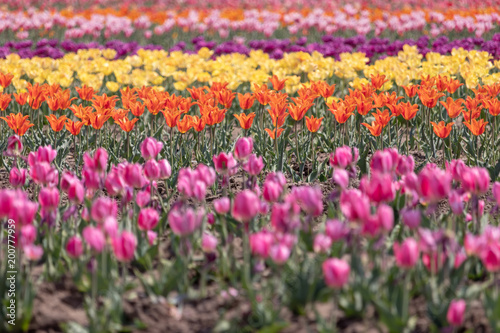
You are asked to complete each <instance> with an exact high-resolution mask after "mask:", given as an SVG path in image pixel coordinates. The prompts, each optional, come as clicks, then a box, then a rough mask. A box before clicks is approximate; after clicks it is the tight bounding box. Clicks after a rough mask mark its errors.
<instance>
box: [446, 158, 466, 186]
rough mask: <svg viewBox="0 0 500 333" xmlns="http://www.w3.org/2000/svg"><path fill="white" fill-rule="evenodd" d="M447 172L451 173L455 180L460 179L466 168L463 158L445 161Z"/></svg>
mask: <svg viewBox="0 0 500 333" xmlns="http://www.w3.org/2000/svg"><path fill="white" fill-rule="evenodd" d="M445 163H446V172H447V173H449V174H451V176H452V178H453V180H456V181H460V179H461V178H462V172H463V171H464V170H465V168H467V167H466V165H465V163H464V161H462V160H453V161H451V162H448V161H445Z"/></svg>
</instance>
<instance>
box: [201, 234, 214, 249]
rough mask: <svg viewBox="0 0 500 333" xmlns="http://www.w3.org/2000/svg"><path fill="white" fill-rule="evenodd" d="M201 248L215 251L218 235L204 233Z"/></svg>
mask: <svg viewBox="0 0 500 333" xmlns="http://www.w3.org/2000/svg"><path fill="white" fill-rule="evenodd" d="M201 249H202V250H203V252H205V253H214V252H216V251H217V237H215V236H213V235H210V234H207V233H204V234H203V237H202V238H201Z"/></svg>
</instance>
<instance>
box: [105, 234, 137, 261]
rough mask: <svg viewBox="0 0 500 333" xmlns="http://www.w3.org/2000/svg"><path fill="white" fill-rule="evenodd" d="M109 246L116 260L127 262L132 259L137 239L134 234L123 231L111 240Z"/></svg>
mask: <svg viewBox="0 0 500 333" xmlns="http://www.w3.org/2000/svg"><path fill="white" fill-rule="evenodd" d="M111 245H112V246H113V253H114V254H115V257H116V260H118V261H122V262H127V261H130V260H132V259H133V258H134V252H135V248H136V246H137V239H136V238H135V236H134V234H133V233H131V232H129V231H123V232H122V234H121V235H120V236H118V237H115V238H113V240H112V242H111Z"/></svg>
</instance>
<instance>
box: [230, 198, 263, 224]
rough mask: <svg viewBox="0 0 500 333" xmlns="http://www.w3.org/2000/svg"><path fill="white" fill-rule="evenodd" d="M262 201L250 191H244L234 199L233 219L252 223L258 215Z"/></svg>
mask: <svg viewBox="0 0 500 333" xmlns="http://www.w3.org/2000/svg"><path fill="white" fill-rule="evenodd" d="M259 208H260V200H259V198H258V197H257V195H256V194H255V193H254V192H252V191H250V190H243V191H242V192H240V193H238V194H237V195H236V197H235V198H234V204H233V210H232V214H233V217H234V218H235V219H237V220H239V221H241V222H244V223H248V222H250V221H251V220H252V219H253V218H254V217H255V216H256V215H257V214H258V213H259Z"/></svg>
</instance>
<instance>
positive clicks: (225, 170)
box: [212, 152, 236, 175]
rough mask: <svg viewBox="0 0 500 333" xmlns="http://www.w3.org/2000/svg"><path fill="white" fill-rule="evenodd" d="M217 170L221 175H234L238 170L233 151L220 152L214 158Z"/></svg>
mask: <svg viewBox="0 0 500 333" xmlns="http://www.w3.org/2000/svg"><path fill="white" fill-rule="evenodd" d="M212 160H213V162H214V167H215V170H216V171H217V172H218V173H219V174H221V175H232V174H234V173H235V172H236V168H235V167H236V160H235V159H234V157H233V154H232V153H228V154H226V153H224V152H222V153H220V154H219V155H217V156H216V155H214V156H213V158H212Z"/></svg>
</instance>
